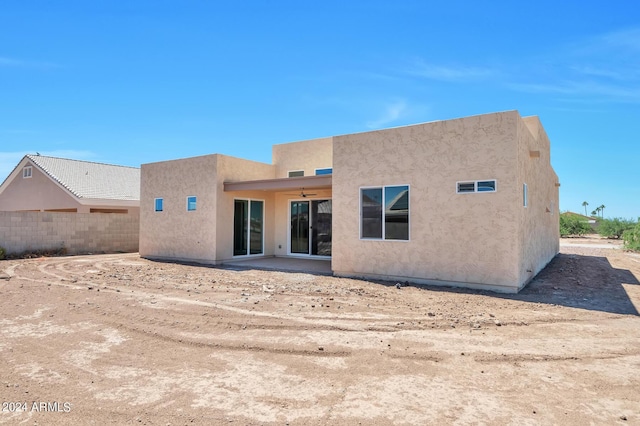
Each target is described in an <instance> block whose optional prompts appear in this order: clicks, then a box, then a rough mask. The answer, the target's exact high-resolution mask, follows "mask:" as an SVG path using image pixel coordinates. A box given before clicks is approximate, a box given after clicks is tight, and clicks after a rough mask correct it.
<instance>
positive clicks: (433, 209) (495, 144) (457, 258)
mask: <svg viewBox="0 0 640 426" xmlns="http://www.w3.org/2000/svg"><path fill="white" fill-rule="evenodd" d="M519 120H520V118H519V115H518V113H517V112H515V111H513V112H505V113H497V114H486V115H480V116H474V117H467V118H462V119H457V120H447V121H438V122H433V123H425V124H419V125H414V126H407V127H400V128H395V129H387V130H380V131H375V132H367V133H360V134H354V135H345V136H339V137H335V138H334V147H333V153H334V156H333V157H334V160H333V258H332V267H333V270H334V272H335V273H336V274H337V275H348V276H353V275H356V276H358V275H365V276H391V277H397V278H398V279H404V278H406V279H408V280H412V281H421V282H432V283H443V284H456V283H465V284H464V285H467V286H473V285H478V286H481V287H482V286H484V287H487V288H493V289H497V290H503V291H514V288H517V287H518V282H519V266H518V262H519V254H520V247H519V240H518V238H517V237H516V236H517V235H518V226H519V220H520V217H519V215H518V211H517V206H518V201H519V200H520V198H519V197H520V186H521V185H519V182H518V174H517V163H516V159H517V155H518V147H517V137H518V133H517V132H518V122H519ZM489 179H495V180H496V181H497V191H496V192H494V193H471V194H457V193H456V182H457V181H466V180H489ZM383 185H410V241H371V240H360V238H359V232H360V219H359V196H360V187H363V186H383Z"/></svg>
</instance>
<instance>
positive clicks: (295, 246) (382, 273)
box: [140, 111, 559, 292]
mask: <svg viewBox="0 0 640 426" xmlns="http://www.w3.org/2000/svg"><path fill="white" fill-rule="evenodd" d="M558 187H559V183H558V177H557V175H556V173H555V172H554V170H553V168H552V166H551V163H550V146H549V139H548V137H547V135H546V132H545V131H544V129H543V127H542V125H541V123H540V121H539V119H538V117H536V116H532V117H524V118H523V117H521V116H520V115H519V113H518V112H517V111H508V112H500V113H492V114H485V115H478V116H472V117H465V118H460V119H454V120H444V121H435V122H429V123H423V124H416V125H411V126H403V127H397V128H391V129H384V130H377V131H370V132H364V133H356V134H349V135H342V136H334V137H329V138H323V139H315V140H309V141H303V142H294V143H286V144H281V145H274V146H273V149H272V164H265V163H259V162H255V161H249V160H243V159H239V158H234V157H229V156H226V155H220V154H213V155H206V156H201V157H194V158H186V159H179V160H171V161H164V162H158V163H150V164H143V165H142V167H141V194H140V195H141V206H140V255H141V256H143V257H147V258H154V259H172V260H188V261H196V262H202V263H209V264H222V263H226V262H232V261H237V260H239V259H252V258H259V257H269V256H281V257H290V258H304V259H330V262H331V270H332V271H333V274H334V275H337V276H345V277H368V278H378V279H389V280H400V281H403V282H404V281H410V282H417V283H427V284H441V285H457V286H465V287H472V288H481V289H489V290H495V291H501V292H517V291H519V290H520V289H521V288H523V287H524V286H525V285H526V284H527V283H528V282H529V281H530V280H531V279H532V278H533V277H534V276H535V275H536V274H537V273H538V272H539V271H540V270H541V269H542V268H544V266H545V265H546V264H547V263H548V262H549V261H550V260H551V259H552V258H553V257H554V256H555V255H556V254H557V253H558V250H559V242H558V240H559V225H558V222H559V221H558V216H557V214H558V212H557V210H558Z"/></svg>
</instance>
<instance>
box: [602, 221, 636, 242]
mask: <svg viewBox="0 0 640 426" xmlns="http://www.w3.org/2000/svg"><path fill="white" fill-rule="evenodd" d="M635 225H636V223H635V222H634V221H633V220H630V219H623V218H621V217H616V218H613V219H604V220H602V221H600V224H599V226H598V233H599V234H600V235H602V236H603V237H607V238H620V237H622V234H624V231H626V230H628V229H632V228H633V227H634V226H635Z"/></svg>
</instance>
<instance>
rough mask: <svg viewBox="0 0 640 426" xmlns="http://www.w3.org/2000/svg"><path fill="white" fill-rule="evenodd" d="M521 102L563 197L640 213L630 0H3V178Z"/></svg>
mask: <svg viewBox="0 0 640 426" xmlns="http://www.w3.org/2000/svg"><path fill="white" fill-rule="evenodd" d="M512 109H517V110H518V111H519V112H520V114H521V115H523V116H526V115H538V116H539V117H540V119H541V120H542V123H543V125H544V126H545V129H546V130H547V133H548V135H549V137H550V139H551V146H552V158H551V160H552V164H553V166H554V168H555V170H556V172H557V173H558V175H559V177H560V181H561V184H562V186H561V188H560V209H561V210H573V211H582V212H584V209H583V207H582V202H583V201H587V202H589V207H588V209H589V212H590V211H591V210H593V208H595V207H597V206H599V205H601V204H604V205H605V206H606V209H605V216H607V217H626V218H634V219H635V218H637V217H638V216H640V143H639V142H640V141H639V137H638V135H640V6H638V5H636V4H635V2H632V1H616V0H611V1H607V2H604V1H589V0H583V1H562V2H559V1H538V2H534V3H522V2H516V1H468V2H466V1H455V0H453V1H447V2H427V1H420V0H416V1H402V0H398V1H395V2H392V1H377V0H371V1H345V0H342V1H333V0H327V1H322V2H310V1H301V0H298V1H191V0H174V1H162V0H154V1H143V0H139V1H124V0H122V1H102V0H91V1H86V0H82V1H58V2H51V1H30V0H4V1H2V2H1V3H0V176H1V177H0V180H2V179H4V177H5V176H6V175H7V174H8V173H9V172H10V171H11V169H12V168H13V167H14V166H15V165H16V164H17V162H18V161H19V160H20V158H21V157H22V156H23V155H24V154H25V153H35V152H40V153H41V154H47V155H54V156H61V157H67V158H77V159H85V160H91V161H99V162H106V163H114V164H123V165H132V166H139V165H140V164H142V163H148V162H154V161H161V160H168V159H173V158H182V157H189V156H194V155H203V154H210V153H223V154H228V155H234V156H238V157H243V158H250V159H253V160H257V161H263V162H270V160H271V145H272V144H274V143H284V142H290V141H297V140H305V139H312V138H317V137H323V136H333V135H339V134H345V133H353V132H361V131H367V130H371V129H378V128H385V127H393V126H400V125H406V124H413V123H419V122H425V121H433V120H443V119H450V118H457V117H463V116H467V115H474V114H482V113H488V112H495V111H504V110H512Z"/></svg>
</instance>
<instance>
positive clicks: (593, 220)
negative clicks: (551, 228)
mask: <svg viewBox="0 0 640 426" xmlns="http://www.w3.org/2000/svg"><path fill="white" fill-rule="evenodd" d="M560 215H561V216H571V217H577V218H579V219H580V220H583V221H585V222H587V223H588V224H589V226H591V229H592V230H593V231H594V232H597V231H598V225H599V224H600V218H599V217H594V216H585V215H583V214H580V213H575V212H569V211H566V212H562V213H560Z"/></svg>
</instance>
